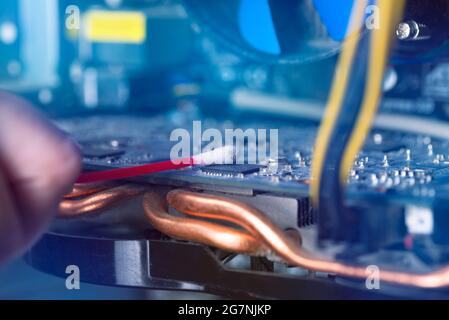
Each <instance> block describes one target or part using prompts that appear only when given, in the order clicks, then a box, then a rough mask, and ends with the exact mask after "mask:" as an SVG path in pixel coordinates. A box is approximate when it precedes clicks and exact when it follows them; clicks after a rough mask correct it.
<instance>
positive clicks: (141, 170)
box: [76, 158, 193, 183]
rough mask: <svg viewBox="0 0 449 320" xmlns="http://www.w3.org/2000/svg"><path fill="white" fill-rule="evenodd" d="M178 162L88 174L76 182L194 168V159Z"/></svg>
mask: <svg viewBox="0 0 449 320" xmlns="http://www.w3.org/2000/svg"><path fill="white" fill-rule="evenodd" d="M178 162H179V164H174V163H173V162H172V161H171V160H168V161H162V162H156V163H150V164H145V165H142V166H135V167H128V168H118V169H111V170H103V171H95V172H87V173H83V174H81V175H80V176H79V178H78V180H77V181H76V182H77V183H92V182H99V181H110V180H119V179H125V178H132V177H138V176H142V175H146V174H151V173H156V172H162V171H168V170H177V169H182V168H186V167H190V166H192V164H193V159H192V158H187V159H180V160H179V161H178Z"/></svg>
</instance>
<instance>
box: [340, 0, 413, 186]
mask: <svg viewBox="0 0 449 320" xmlns="http://www.w3.org/2000/svg"><path fill="white" fill-rule="evenodd" d="M404 7H405V0H394V1H392V0H379V1H378V8H379V17H380V19H381V20H380V28H379V29H378V30H373V31H372V39H371V49H370V61H369V67H368V73H367V81H366V87H365V96H364V100H363V103H362V108H361V112H360V114H359V116H358V119H357V122H356V125H355V127H354V130H353V133H352V135H351V137H350V140H349V143H348V147H347V148H346V150H345V153H344V157H343V161H342V165H341V167H340V181H341V183H342V184H344V183H346V180H347V177H348V173H349V171H350V170H351V167H352V165H353V162H354V159H355V157H356V156H357V153H358V152H359V151H360V149H361V148H362V147H363V144H364V142H365V139H366V136H367V135H368V133H369V131H370V129H371V126H372V122H373V119H374V117H375V115H376V112H377V107H378V104H379V99H380V96H381V93H382V84H383V79H384V72H385V66H386V65H387V62H388V57H389V52H390V44H391V40H392V35H394V32H393V31H394V28H395V27H396V26H397V24H398V23H399V19H400V18H401V17H402V13H403V11H404Z"/></svg>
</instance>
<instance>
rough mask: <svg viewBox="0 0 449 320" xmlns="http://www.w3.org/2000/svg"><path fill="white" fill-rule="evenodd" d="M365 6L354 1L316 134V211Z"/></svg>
mask: <svg viewBox="0 0 449 320" xmlns="http://www.w3.org/2000/svg"><path fill="white" fill-rule="evenodd" d="M366 5H367V1H366V0H360V1H355V5H354V7H353V11H352V14H351V22H350V27H349V28H348V32H347V33H348V37H347V39H346V41H345V43H344V45H343V50H342V53H341V54H340V58H339V61H338V65H337V68H336V71H335V75H334V80H333V84H332V90H331V93H330V96H329V101H328V103H327V107H326V111H325V114H324V117H323V120H322V123H321V126H320V128H319V130H318V136H317V140H316V143H315V148H314V156H313V163H312V178H313V183H312V185H311V189H310V192H311V198H312V201H313V203H314V205H315V207H318V200H319V190H320V179H321V172H322V168H323V161H324V157H325V153H326V150H327V149H328V144H329V140H330V136H331V134H332V131H333V129H334V126H335V121H336V119H337V116H338V114H339V113H340V110H341V104H342V102H343V99H344V96H345V93H346V90H347V87H348V80H349V76H350V73H351V68H352V61H353V58H354V55H355V52H356V50H357V44H358V41H359V38H360V26H361V25H362V22H363V17H364V14H365V8H366Z"/></svg>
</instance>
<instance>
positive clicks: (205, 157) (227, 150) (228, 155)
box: [193, 146, 235, 165]
mask: <svg viewBox="0 0 449 320" xmlns="http://www.w3.org/2000/svg"><path fill="white" fill-rule="evenodd" d="M234 158H235V155H234V147H233V146H224V147H221V148H217V149H215V150H211V151H207V152H204V153H202V154H199V155H196V156H194V157H193V163H194V164H196V165H211V164H232V163H234Z"/></svg>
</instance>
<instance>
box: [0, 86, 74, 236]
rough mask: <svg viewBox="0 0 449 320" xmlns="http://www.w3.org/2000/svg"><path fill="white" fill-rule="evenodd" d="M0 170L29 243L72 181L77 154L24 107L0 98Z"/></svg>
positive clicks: (17, 101) (69, 143)
mask: <svg viewBox="0 0 449 320" xmlns="http://www.w3.org/2000/svg"><path fill="white" fill-rule="evenodd" d="M0 165H1V169H3V170H4V172H5V179H6V180H7V183H8V186H9V189H10V195H11V196H12V197H13V202H14V205H15V207H16V208H17V209H16V210H17V211H18V212H19V215H18V216H19V219H20V220H19V221H20V226H21V228H23V232H24V234H25V236H26V237H27V240H28V241H26V242H31V241H32V240H33V239H34V238H35V237H36V235H37V234H38V233H39V232H40V231H41V230H42V229H43V228H44V227H46V226H47V225H48V223H49V221H50V219H51V217H52V216H53V214H54V213H55V211H56V208H57V204H58V202H59V200H60V199H61V197H62V196H63V195H64V193H66V192H67V191H68V190H70V187H71V185H72V184H73V183H74V181H75V180H76V177H77V176H78V174H79V171H80V156H79V152H78V150H77V148H76V146H75V145H74V143H73V142H72V141H71V140H70V139H68V138H67V137H66V136H65V135H64V134H63V133H62V132H61V131H59V130H58V129H56V128H55V127H54V126H53V125H51V124H49V122H48V121H47V120H46V119H45V118H43V117H42V116H41V115H40V114H39V113H38V112H37V111H35V110H34V109H33V108H31V107H30V106H29V105H28V104H27V103H26V102H25V101H23V100H22V99H19V98H16V97H13V96H11V95H9V94H6V93H0ZM0 214H1V213H0Z"/></svg>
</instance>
